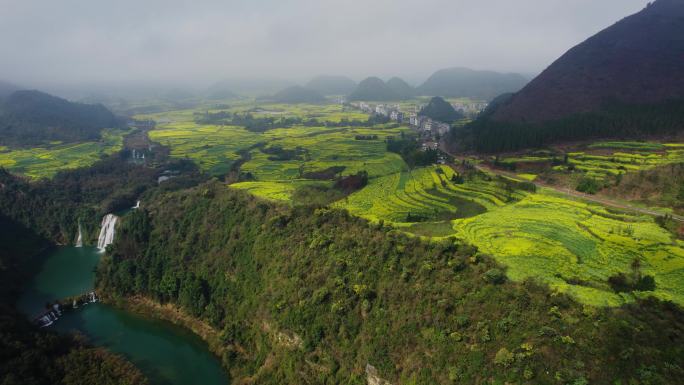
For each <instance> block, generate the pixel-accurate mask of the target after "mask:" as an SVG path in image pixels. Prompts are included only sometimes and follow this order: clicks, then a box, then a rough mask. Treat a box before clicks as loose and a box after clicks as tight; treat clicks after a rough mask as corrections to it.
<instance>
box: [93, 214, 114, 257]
mask: <svg viewBox="0 0 684 385" xmlns="http://www.w3.org/2000/svg"><path fill="white" fill-rule="evenodd" d="M118 219H119V217H117V216H116V215H114V214H107V215H105V217H104V218H102V228H101V229H100V236H99V237H98V238H97V248H98V249H100V251H104V249H105V248H106V247H107V246H108V245H111V244H112V242H114V228H115V227H116V221H117V220H118Z"/></svg>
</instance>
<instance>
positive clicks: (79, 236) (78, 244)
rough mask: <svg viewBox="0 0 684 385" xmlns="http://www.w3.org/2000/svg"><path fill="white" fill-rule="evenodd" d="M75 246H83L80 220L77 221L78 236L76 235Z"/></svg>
mask: <svg viewBox="0 0 684 385" xmlns="http://www.w3.org/2000/svg"><path fill="white" fill-rule="evenodd" d="M76 247H83V234H82V233H81V222H78V237H76Z"/></svg>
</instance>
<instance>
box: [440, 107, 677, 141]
mask: <svg viewBox="0 0 684 385" xmlns="http://www.w3.org/2000/svg"><path fill="white" fill-rule="evenodd" d="M504 104H505V102H504ZM683 129H684V100H671V101H668V102H665V103H659V104H653V105H628V104H624V103H618V102H611V103H607V104H605V105H604V107H603V109H602V110H600V111H595V112H588V113H583V114H576V115H573V116H570V117H566V118H563V119H559V120H554V121H547V122H542V123H521V122H500V121H495V120H493V119H491V118H490V117H489V116H483V117H482V118H480V119H478V120H476V121H474V122H473V123H471V124H469V125H467V126H465V127H463V128H456V129H454V130H452V135H451V138H452V141H454V142H461V143H463V142H466V143H469V144H470V145H471V146H472V148H474V149H475V150H477V151H481V152H503V151H514V150H519V149H526V148H535V147H542V146H544V145H548V144H552V143H560V142H567V141H577V140H591V139H597V138H618V139H620V138H639V137H646V136H651V135H676V134H678V133H681V132H682V130H683Z"/></svg>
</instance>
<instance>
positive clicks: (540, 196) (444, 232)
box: [150, 102, 684, 306]
mask: <svg viewBox="0 0 684 385" xmlns="http://www.w3.org/2000/svg"><path fill="white" fill-rule="evenodd" d="M224 107H225V106H224ZM403 107H405V108H411V106H410V105H409V104H406V105H405V106H403ZM227 108H228V110H230V111H231V112H249V113H251V114H255V115H273V116H292V117H301V118H303V119H314V118H315V119H317V120H318V121H319V122H326V121H328V122H339V121H341V120H343V119H346V120H363V121H365V119H366V116H365V115H363V114H360V113H358V112H357V111H353V110H347V109H343V108H342V107H341V106H339V105H259V104H258V103H253V102H251V103H248V102H240V103H237V104H235V105H232V106H230V107H227ZM205 110H206V111H215V110H213V109H212V108H210V107H201V108H197V109H194V110H183V111H171V112H166V113H160V114H155V115H152V116H151V117H152V118H154V119H155V120H157V122H158V125H157V128H156V129H155V130H153V131H152V132H151V133H150V136H151V138H152V139H153V140H155V141H158V142H160V143H162V144H165V145H168V146H169V147H170V148H171V155H172V156H174V157H179V158H189V159H192V160H194V161H195V162H197V164H198V165H199V166H200V167H201V168H202V169H203V170H204V171H206V172H209V173H212V174H216V175H220V174H222V173H225V172H226V171H227V170H228V169H229V168H230V166H231V165H232V164H233V162H235V161H236V160H238V159H239V158H240V156H241V155H242V156H245V154H247V156H245V158H243V160H244V163H243V164H242V165H241V171H242V172H243V173H245V174H247V173H248V175H250V177H251V178H252V180H250V181H246V182H241V183H236V184H233V185H231V186H232V188H236V189H242V190H246V191H249V192H250V193H251V194H254V195H256V196H259V197H262V198H264V199H269V200H276V201H281V202H291V201H292V199H293V194H294V193H295V191H296V190H297V189H298V188H299V187H301V186H305V185H313V184H320V185H325V186H330V185H331V182H330V181H317V180H313V179H306V178H307V175H311V173H316V172H320V171H323V170H326V169H329V168H331V167H340V166H343V167H344V169H343V170H342V171H340V172H339V173H338V175H350V174H354V173H356V172H358V171H366V172H368V175H369V181H368V185H367V186H366V187H364V188H363V189H361V190H359V191H356V192H354V193H352V194H351V195H349V196H347V197H345V198H343V199H341V200H339V201H337V202H334V203H333V204H332V205H333V206H334V207H338V208H342V209H346V210H348V211H349V212H350V213H352V214H354V215H357V216H360V217H363V218H366V219H369V220H371V221H373V222H381V221H382V222H384V223H385V224H387V225H392V226H394V227H395V228H396V229H398V230H399V231H404V232H408V233H412V234H416V235H418V236H423V237H434V238H438V239H445V238H447V237H457V238H461V239H464V240H466V241H468V242H469V243H471V244H473V245H475V246H477V247H478V249H479V250H480V252H481V253H484V254H488V255H491V256H492V257H494V258H496V259H497V260H498V261H499V262H501V263H502V264H503V265H505V266H506V267H507V273H508V276H509V277H510V278H511V279H513V280H524V279H528V278H533V279H538V280H540V281H543V282H545V283H547V284H549V285H551V286H552V287H554V288H555V289H557V290H559V291H562V292H567V293H570V294H572V295H574V296H575V297H577V298H578V299H580V300H581V301H583V302H584V303H587V304H592V305H599V306H615V305H619V304H622V303H625V302H629V301H633V300H634V299H635V298H636V297H637V296H642V295H647V293H639V292H636V293H631V294H625V293H622V294H619V293H616V292H614V291H613V289H612V288H611V286H610V285H609V283H608V278H609V277H611V276H614V275H616V274H619V273H626V274H629V272H630V266H631V264H632V262H633V261H634V260H635V259H637V258H638V259H639V260H640V262H641V266H642V267H641V271H642V273H643V274H646V275H650V276H653V277H654V278H655V281H656V289H655V291H654V292H653V294H654V295H656V296H658V297H659V298H663V299H669V300H672V301H674V302H676V303H680V304H682V303H684V244H683V243H682V242H681V241H678V240H676V239H675V238H674V236H673V235H672V234H671V233H669V232H668V231H667V230H665V229H663V228H661V227H660V226H658V225H657V224H656V223H655V221H654V219H653V218H652V217H647V216H641V215H631V214H626V213H617V212H613V211H609V210H608V209H606V208H603V207H601V206H597V205H592V204H587V203H583V202H577V201H574V200H570V199H568V198H564V197H560V196H557V195H554V194H553V193H552V192H550V191H546V190H542V191H538V192H536V193H533V192H529V191H526V190H522V189H520V188H518V187H516V188H511V182H510V181H507V180H505V179H502V178H496V177H493V176H487V175H476V176H473V177H470V178H468V179H466V180H465V182H464V183H461V184H457V183H455V182H454V179H452V178H453V177H454V171H453V170H452V169H451V168H450V167H448V166H430V167H423V168H417V169H413V170H409V168H408V166H407V165H406V163H405V162H404V161H403V160H402V159H401V157H400V156H399V155H397V154H394V153H389V152H387V150H386V145H385V139H386V138H387V137H397V136H401V135H411V132H410V130H409V129H408V128H405V127H393V126H390V125H376V126H374V127H325V126H324V125H323V124H321V126H320V127H308V126H307V127H304V126H293V127H290V128H277V129H272V130H268V131H265V132H260V133H257V132H250V131H247V130H246V129H244V128H242V127H237V126H215V125H201V124H197V123H195V122H194V114H195V113H196V112H201V111H205ZM369 135H370V136H372V135H377V138H376V139H371V140H358V137H359V136H369ZM278 154H280V155H278ZM282 154H286V156H284V155H282ZM562 158H563V157H562V156H561V158H560V159H562ZM683 160H684V148H682V147H681V146H679V145H674V144H653V143H631V142H604V143H596V144H594V145H592V146H588V147H587V148H586V150H585V151H577V152H572V153H568V163H572V164H573V165H574V168H575V171H574V172H575V173H578V172H579V173H582V174H583V175H587V176H591V177H595V178H599V179H600V178H608V177H609V176H610V175H617V174H619V173H624V172H630V171H638V170H643V169H648V168H651V167H654V166H657V165H660V164H667V163H672V162H681V161H683ZM502 161H503V162H518V163H520V162H522V163H534V162H537V163H544V162H545V163H546V164H547V166H546V167H548V165H549V164H551V163H552V162H553V161H554V156H553V154H552V153H551V152H548V151H547V152H535V153H533V154H529V155H524V156H519V157H517V158H509V159H504V160H502ZM557 161H558V158H556V162H557ZM561 167H567V166H565V165H561ZM559 171H560V170H559ZM557 172H558V171H557ZM562 172H565V171H562ZM518 175H519V177H520V178H521V179H523V180H527V181H532V180H535V179H536V178H537V177H538V172H537V171H536V170H535V171H528V170H527V169H525V170H524V171H520V173H519V174H518Z"/></svg>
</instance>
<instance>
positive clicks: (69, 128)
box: [0, 91, 121, 146]
mask: <svg viewBox="0 0 684 385" xmlns="http://www.w3.org/2000/svg"><path fill="white" fill-rule="evenodd" d="M119 126H121V122H120V121H119V119H117V118H116V117H115V116H114V114H112V113H111V112H110V111H109V110H107V108H105V107H104V106H102V105H100V104H97V105H90V104H81V103H72V102H69V101H67V100H64V99H61V98H58V97H55V96H52V95H48V94H46V93H43V92H39V91H16V92H14V93H12V94H11V95H9V96H8V97H7V98H6V99H5V100H4V101H2V100H0V145H8V146H27V145H37V144H43V143H46V142H51V141H61V142H74V141H93V140H98V139H100V131H101V130H102V129H103V128H114V127H119Z"/></svg>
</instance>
